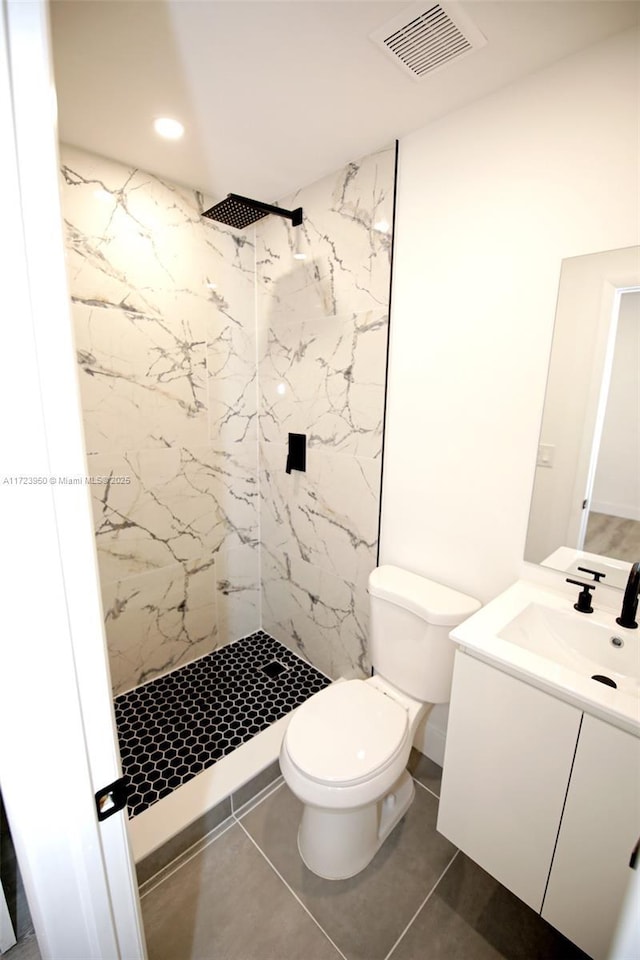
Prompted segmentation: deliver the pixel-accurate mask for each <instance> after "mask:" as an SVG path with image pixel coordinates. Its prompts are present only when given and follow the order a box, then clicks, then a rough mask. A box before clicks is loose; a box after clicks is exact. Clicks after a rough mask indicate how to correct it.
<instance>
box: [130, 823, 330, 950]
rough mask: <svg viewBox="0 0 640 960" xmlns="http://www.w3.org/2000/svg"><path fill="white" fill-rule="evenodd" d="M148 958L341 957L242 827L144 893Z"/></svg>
mask: <svg viewBox="0 0 640 960" xmlns="http://www.w3.org/2000/svg"><path fill="white" fill-rule="evenodd" d="M142 916H143V921H144V928H145V935H146V939H147V949H148V952H149V960H340V958H339V954H338V953H337V951H336V950H335V948H334V947H333V946H332V945H331V943H330V942H329V941H328V940H327V939H326V937H325V936H324V934H323V933H322V931H321V930H320V929H319V928H318V927H317V925H316V924H315V923H314V922H313V920H312V919H311V917H309V915H308V914H307V913H306V912H305V910H304V909H303V908H302V907H301V905H300V904H299V903H298V902H297V900H296V899H295V897H293V896H292V895H291V893H290V891H289V890H287V888H286V886H285V885H284V884H283V883H282V881H281V880H280V878H279V877H278V876H277V875H276V874H275V873H274V871H273V870H272V869H271V867H270V866H269V864H268V863H267V862H266V861H265V859H264V857H263V856H262V855H261V854H260V852H259V851H258V850H257V849H256V848H255V846H254V844H253V843H252V842H251V840H250V839H249V838H248V837H247V835H246V834H245V832H244V831H243V829H242V827H240V826H239V825H237V824H236V825H235V826H234V827H231V828H230V829H229V830H227V832H226V833H224V834H223V835H222V836H221V837H219V838H218V839H217V840H216V841H214V842H213V843H212V844H210V846H208V847H206V848H205V850H203V851H202V852H201V853H199V854H198V855H197V856H196V857H194V858H193V859H192V860H190V861H189V862H188V863H186V864H184V865H183V866H182V867H181V868H180V869H179V870H177V871H176V873H174V874H173V875H172V876H171V877H169V878H168V879H166V880H164V881H163V883H161V884H160V885H159V886H157V887H156V888H155V889H153V890H152V891H151V892H150V893H148V894H147V895H146V896H144V897H143V898H142Z"/></svg>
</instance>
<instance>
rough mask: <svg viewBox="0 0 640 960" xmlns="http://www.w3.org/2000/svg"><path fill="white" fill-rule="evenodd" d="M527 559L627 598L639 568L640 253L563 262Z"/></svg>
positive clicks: (626, 251) (637, 249) (607, 254)
mask: <svg viewBox="0 0 640 960" xmlns="http://www.w3.org/2000/svg"><path fill="white" fill-rule="evenodd" d="M524 559H525V560H528V561H529V562H532V563H539V564H542V565H544V566H548V567H551V568H553V569H556V570H561V571H563V572H567V573H569V574H570V575H572V576H575V575H577V576H578V577H580V576H586V578H587V579H591V578H590V577H589V575H588V574H584V573H583V571H581V570H580V569H579V568H580V567H583V568H584V567H586V568H588V570H590V571H594V570H595V571H597V572H599V573H602V574H603V576H604V580H603V582H604V583H606V584H607V585H608V586H613V587H619V588H620V589H623V588H624V587H625V585H626V582H627V577H628V572H629V567H630V564H631V563H632V562H633V561H635V560H640V247H626V248H623V249H620V250H608V251H605V252H602V253H594V254H590V255H587V256H582V257H572V258H570V259H567V260H564V261H563V262H562V270H561V273H560V287H559V291H558V302H557V310H556V320H555V327H554V334H553V344H552V348H551V359H550V363H549V375H548V380H547V390H546V394H545V403H544V410H543V415H542V427H541V431H540V441H539V444H538V456H537V461H536V472H535V479H534V485H533V493H532V498H531V511H530V514H529V526H528V530H527V539H526V544H525V555H524Z"/></svg>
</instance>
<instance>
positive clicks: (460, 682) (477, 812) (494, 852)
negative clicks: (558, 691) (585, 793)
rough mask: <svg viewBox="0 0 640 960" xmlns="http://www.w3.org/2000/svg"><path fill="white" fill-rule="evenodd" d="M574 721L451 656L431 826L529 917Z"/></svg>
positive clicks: (558, 805) (554, 824)
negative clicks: (450, 681)
mask: <svg viewBox="0 0 640 960" xmlns="http://www.w3.org/2000/svg"><path fill="white" fill-rule="evenodd" d="M581 717H582V713H581V711H580V710H578V709H577V708H576V707H572V706H570V705H569V704H567V703H563V702H562V701H561V700H556V699H555V698H554V697H551V696H549V695H548V694H547V693H543V692H542V691H541V690H536V689H535V688H534V687H531V686H529V685H528V684H526V683H523V682H522V681H521V680H516V679H515V678H514V677H511V676H508V675H507V674H506V673H501V672H500V671H499V670H496V669H495V668H494V667H490V666H488V665H487V664H486V663H482V662H481V661H480V660H475V659H474V658H473V657H470V656H468V655H467V654H465V653H461V652H460V651H458V652H457V653H456V659H455V667H454V672H453V688H452V691H451V706H450V708H449V722H448V724H447V742H446V748H445V755H444V769H443V775H442V788H441V792H440V805H439V810H438V830H439V831H440V833H442V834H444V836H445V837H447V839H449V840H451V842H452V843H454V844H455V845H456V846H457V847H460V849H461V850H463V851H464V853H466V854H467V855H468V856H469V857H471V859H472V860H475V862H476V863H478V864H480V866H481V867H483V868H484V869H485V870H486V871H487V872H488V873H490V874H491V876H493V877H495V878H496V880H499V881H500V883H502V884H503V885H504V886H505V887H507V889H508V890H511V891H512V892H513V893H515V894H516V896H518V897H520V899H521V900H524V902H525V903H526V904H528V905H529V906H530V907H532V908H533V909H534V910H536V911H537V912H540V910H541V908H542V900H543V897H544V891H545V887H546V883H547V878H548V876H549V865H550V863H551V858H552V856H553V848H554V845H555V842H556V837H557V835H558V824H559V823H560V817H561V816H562V806H563V804H564V798H565V796H566V792H567V782H568V780H569V772H570V770H571V763H572V761H573V755H574V753H575V748H576V740H577V738H578V730H579V728H580V719H581Z"/></svg>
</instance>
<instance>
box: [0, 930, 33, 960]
mask: <svg viewBox="0 0 640 960" xmlns="http://www.w3.org/2000/svg"><path fill="white" fill-rule="evenodd" d="M2 956H3V957H6V960H40V948H39V947H38V941H37V940H36V935H35V933H32V934H29V935H28V936H26V937H23V938H22V939H21V940H18V942H17V943H16V945H15V946H14V947H11V949H10V950H7V952H6V953H3V954H2Z"/></svg>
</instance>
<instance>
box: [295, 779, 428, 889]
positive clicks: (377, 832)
mask: <svg viewBox="0 0 640 960" xmlns="http://www.w3.org/2000/svg"><path fill="white" fill-rule="evenodd" d="M414 795H415V787H414V784H413V780H412V779H411V777H410V775H409V773H408V772H407V771H406V770H405V771H403V773H402V774H401V776H400V777H399V778H398V780H396V782H395V783H394V785H393V787H392V788H391V790H389V792H388V793H386V794H385V795H384V796H383V797H381V798H380V799H379V800H377V801H374V802H373V803H369V804H367V805H366V806H364V807H357V808H355V809H350V810H340V809H327V808H321V807H312V806H308V805H306V804H305V806H304V810H303V813H302V821H301V823H300V829H299V830H298V850H299V852H300V856H301V857H302V860H303V862H304V863H305V865H306V866H307V867H308V868H309V870H311V872H312V873H315V874H317V876H319V877H323V878H324V879H325V880H346V879H348V878H349V877H353V876H355V875H356V874H357V873H360V871H361V870H364V868H365V867H366V866H367V864H369V863H370V862H371V861H372V860H373V858H374V857H375V855H376V853H377V852H378V850H379V849H380V847H381V846H382V844H383V843H384V841H385V840H386V838H387V837H388V836H389V834H390V833H391V831H392V830H393V828H394V827H395V826H396V824H397V823H398V821H399V820H400V819H401V818H402V817H403V816H404V814H405V813H406V812H407V810H408V809H409V807H410V806H411V803H412V802H413V798H414Z"/></svg>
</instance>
